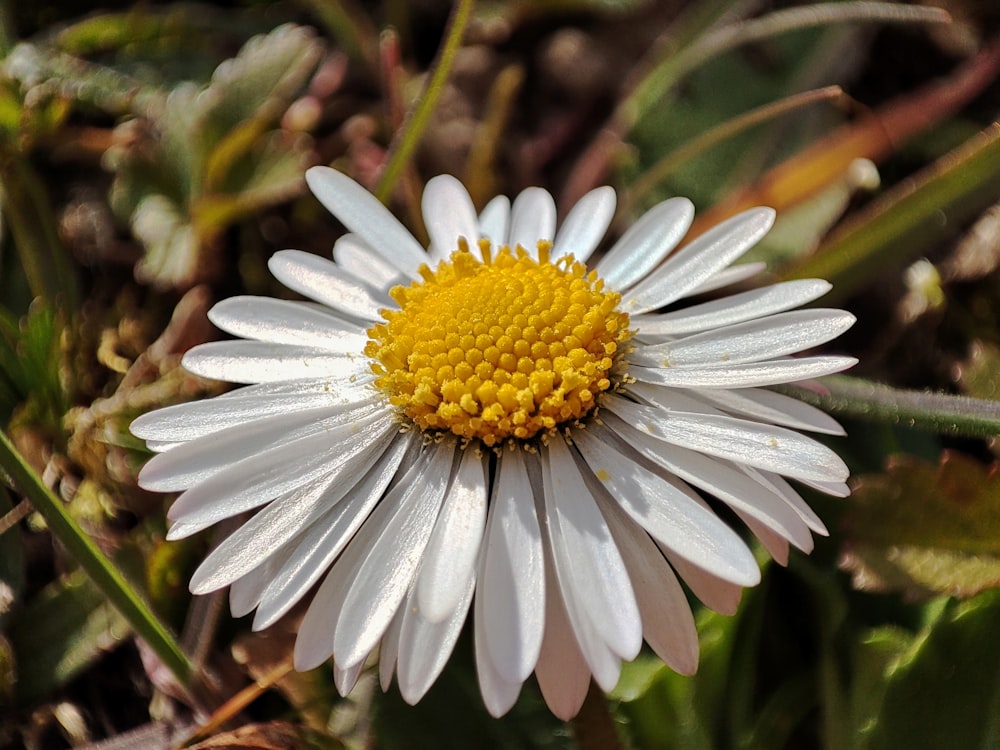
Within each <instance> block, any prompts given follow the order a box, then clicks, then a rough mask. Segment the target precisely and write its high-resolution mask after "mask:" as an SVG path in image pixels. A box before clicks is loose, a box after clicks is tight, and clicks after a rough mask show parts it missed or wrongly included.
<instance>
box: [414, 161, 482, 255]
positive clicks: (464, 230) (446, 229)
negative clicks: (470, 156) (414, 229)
mask: <svg viewBox="0 0 1000 750" xmlns="http://www.w3.org/2000/svg"><path fill="white" fill-rule="evenodd" d="M421 206H422V208H423V214H424V223H426V224H427V234H429V235H430V238H431V247H430V256H431V260H433V261H441V260H445V259H446V258H449V257H450V256H451V254H452V253H453V252H455V251H456V250H458V238H459V237H464V238H465V240H466V242H468V243H469V247H470V248H475V247H476V246H477V245H478V244H479V219H478V217H477V216H476V207H475V206H473V205H472V198H470V197H469V191H468V190H466V189H465V186H464V185H463V184H462V183H461V182H460V181H459V180H457V179H455V178H454V177H452V176H451V175H449V174H442V175H438V176H437V177H434V178H432V179H431V180H430V181H429V182H428V183H427V187H426V188H424V195H423V199H422V201H421Z"/></svg>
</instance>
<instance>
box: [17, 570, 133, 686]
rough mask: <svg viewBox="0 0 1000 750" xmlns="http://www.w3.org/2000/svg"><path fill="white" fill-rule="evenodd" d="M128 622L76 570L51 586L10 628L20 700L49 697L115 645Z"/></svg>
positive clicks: (19, 615) (127, 629) (83, 575)
mask: <svg viewBox="0 0 1000 750" xmlns="http://www.w3.org/2000/svg"><path fill="white" fill-rule="evenodd" d="M128 632H129V627H128V622H127V621H126V620H125V618H124V617H123V616H122V615H121V614H120V613H119V612H118V610H117V609H115V608H114V606H112V604H111V603H110V602H109V601H108V599H107V597H105V596H104V594H102V593H101V591H100V590H99V589H98V588H97V587H96V586H94V584H93V583H91V582H90V580H89V579H88V578H87V576H86V575H85V574H84V573H83V572H82V571H81V572H77V573H74V574H72V575H70V576H69V577H68V578H67V579H66V580H65V581H63V582H56V583H53V584H50V585H49V586H48V587H47V588H46V589H45V590H44V591H43V592H42V593H41V594H40V595H39V596H38V597H36V598H35V599H34V600H33V601H32V602H31V603H30V604H29V605H28V606H27V607H25V608H24V609H23V610H21V612H19V613H18V618H17V619H16V621H15V622H14V624H13V626H12V627H11V629H10V640H11V643H12V645H13V648H14V653H15V655H16V663H17V673H18V678H17V685H16V695H17V699H18V701H19V702H20V703H31V702H33V701H36V700H39V699H41V698H44V697H45V696H48V695H51V694H52V692H53V691H54V690H56V689H57V688H59V687H61V686H63V685H65V684H66V683H67V682H68V681H69V680H71V679H73V677H75V676H76V675H77V674H79V673H80V672H82V671H83V670H84V669H86V668H87V667H88V666H89V665H91V664H92V663H93V662H94V661H96V660H97V659H98V658H100V657H101V656H102V655H103V654H105V653H107V652H108V651H109V650H111V649H112V648H114V647H115V646H116V645H117V644H118V643H119V642H120V641H121V640H122V639H123V638H124V637H125V636H126V635H127V634H128Z"/></svg>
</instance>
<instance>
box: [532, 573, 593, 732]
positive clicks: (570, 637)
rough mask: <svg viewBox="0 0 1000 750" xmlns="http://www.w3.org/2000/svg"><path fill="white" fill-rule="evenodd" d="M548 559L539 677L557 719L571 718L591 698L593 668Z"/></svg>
mask: <svg viewBox="0 0 1000 750" xmlns="http://www.w3.org/2000/svg"><path fill="white" fill-rule="evenodd" d="M545 562H546V565H545V591H546V595H545V637H544V638H543V639H542V650H541V653H540V654H539V655H538V667H537V668H536V669H535V676H536V677H537V678H538V687H539V688H541V691H542V697H544V698H545V702H546V703H547V704H548V706H549V710H551V711H552V713H553V714H555V715H556V717H557V718H560V719H562V720H563V721H569V720H570V719H572V718H573V717H574V716H576V714H577V712H578V711H579V710H580V706H582V705H583V701H584V699H585V698H586V697H587V690H588V689H589V688H590V669H589V668H588V667H587V662H586V661H585V660H584V658H583V654H582V653H581V651H580V646H579V645H578V643H577V640H576V636H575V635H574V634H573V627H572V626H571V625H570V622H569V616H568V615H567V614H566V607H565V606H564V605H563V600H562V596H561V595H560V593H559V584H558V583H557V581H556V576H555V572H554V571H553V570H552V568H553V565H552V558H551V557H546V560H545Z"/></svg>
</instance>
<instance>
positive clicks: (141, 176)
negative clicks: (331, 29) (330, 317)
mask: <svg viewBox="0 0 1000 750" xmlns="http://www.w3.org/2000/svg"><path fill="white" fill-rule="evenodd" d="M322 52H323V47H322V44H321V43H320V42H319V40H318V39H316V37H315V35H314V34H313V32H312V31H310V30H308V29H306V28H304V27H300V26H294V25H291V24H286V25H284V26H279V27H278V28H276V29H274V30H273V31H272V32H270V33H269V34H267V35H263V36H258V37H254V38H252V39H250V40H249V41H248V42H247V43H246V44H245V45H244V47H243V48H242V49H241V50H240V52H239V53H238V55H237V56H236V57H234V58H232V59H229V60H226V61H225V62H223V63H222V64H221V65H220V66H219V67H218V68H217V69H216V71H215V74H214V75H213V76H212V81H211V83H210V84H208V85H207V86H206V87H199V86H197V85H196V84H194V83H185V84H182V85H179V86H177V87H175V88H174V89H173V90H172V91H171V92H170V94H169V95H168V96H166V97H163V98H161V100H160V101H159V103H158V104H157V105H156V106H151V107H150V108H149V110H148V114H149V119H148V120H143V121H139V122H137V123H127V124H125V125H123V126H121V128H122V130H123V138H122V139H121V140H122V141H126V145H123V146H119V147H117V148H116V149H114V150H113V151H112V152H111V153H109V154H108V157H107V160H106V161H107V163H108V165H109V167H110V168H111V169H112V170H113V171H114V172H115V175H116V177H115V181H114V183H113V185H112V188H111V203H112V206H113V207H114V209H115V211H116V212H117V213H118V214H119V215H121V216H123V217H129V220H130V222H131V225H132V228H133V232H134V233H135V235H136V237H137V238H138V239H139V240H140V242H142V244H143V245H144V247H145V249H146V254H145V257H144V258H143V259H142V261H141V262H140V263H139V265H138V267H137V269H136V270H137V274H138V276H139V278H141V279H142V280H145V281H147V282H149V283H152V284H154V285H156V286H160V287H171V286H177V287H187V286H191V285H192V284H194V283H196V282H197V281H199V280H201V279H203V278H208V277H210V276H211V275H212V272H213V270H214V264H213V263H212V262H211V259H210V257H209V254H210V251H211V249H212V247H213V243H214V242H215V240H216V238H217V237H218V235H219V234H220V233H221V232H222V231H223V230H224V229H225V228H226V227H227V226H230V225H231V224H233V223H234V222H236V221H239V220H240V219H242V218H244V217H246V216H248V215H251V214H252V213H254V212H256V211H259V210H260V209H262V208H265V207H267V206H270V205H274V204H276V203H280V202H282V201H285V200H288V199H289V198H292V197H294V196H295V195H297V194H299V193H300V192H301V191H302V189H303V187H304V182H303V180H302V173H303V172H304V169H305V167H306V166H308V165H307V163H306V162H307V160H308V154H309V153H310V150H309V149H310V146H311V143H310V141H309V139H308V137H306V136H303V135H295V134H292V133H288V132H284V131H282V130H280V129H277V128H276V125H277V123H278V121H279V120H280V118H281V115H282V114H283V113H284V112H285V110H286V109H287V107H288V105H289V104H290V103H291V101H292V99H293V97H294V96H295V95H296V94H297V93H298V91H299V90H300V89H301V88H302V87H303V86H304V84H305V82H306V80H307V78H308V77H309V75H310V74H311V73H312V71H313V69H314V68H315V67H316V64H317V63H318V62H319V59H320V56H321V55H322ZM126 135H127V136H132V137H131V138H130V139H129V138H126V137H125V136H126Z"/></svg>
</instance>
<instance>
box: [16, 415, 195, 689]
mask: <svg viewBox="0 0 1000 750" xmlns="http://www.w3.org/2000/svg"><path fill="white" fill-rule="evenodd" d="M0 469H2V470H3V471H4V472H6V473H7V475H8V476H9V477H10V479H11V481H12V482H13V484H14V487H15V488H16V489H17V491H18V492H20V493H21V494H23V495H24V496H25V497H27V498H28V500H30V501H31V504H32V505H33V506H34V507H35V510H37V511H38V512H39V513H41V514H42V517H43V518H44V519H45V522H46V524H48V527H49V530H50V531H51V532H52V533H53V534H54V535H55V536H56V537H57V538H58V539H59V541H60V542H62V544H63V545H64V546H65V547H66V549H67V550H68V551H69V553H70V555H71V556H72V557H73V558H74V559H75V560H76V561H77V562H78V563H79V564H80V567H81V568H83V570H84V572H85V573H86V574H87V575H88V576H89V577H90V579H91V580H92V581H93V582H94V584H95V585H96V586H97V587H98V588H99V589H100V590H101V591H102V592H103V593H104V595H105V596H107V597H108V599H109V600H110V602H111V603H112V605H114V607H115V608H116V609H117V610H118V611H119V612H121V614H122V616H123V617H124V618H125V619H126V620H127V621H128V623H129V625H131V626H132V628H133V629H134V630H135V632H136V634H137V635H138V636H139V637H140V638H142V639H143V640H144V641H145V642H146V643H147V644H148V645H149V647H150V648H151V649H153V651H154V652H155V653H156V655H157V656H159V657H160V660H161V661H162V662H163V663H164V665H166V667H167V668H168V669H169V670H170V671H171V672H172V673H173V675H174V676H175V677H176V678H177V680H178V681H179V682H180V684H181V685H183V686H185V687H187V688H189V689H190V688H191V687H192V685H191V683H192V676H193V672H192V669H191V665H190V663H189V662H188V660H187V657H186V656H185V655H184V652H183V651H181V648H180V646H178V645H177V642H176V641H175V640H174V638H173V636H172V635H170V633H169V631H167V629H166V628H165V627H164V626H163V624H162V623H161V622H160V621H159V620H158V619H157V617H156V615H154V614H153V612H152V611H151V610H150V609H149V606H148V605H147V604H146V603H145V602H144V601H143V600H142V599H141V598H140V597H139V595H138V593H137V592H136V591H135V589H134V588H132V586H130V585H129V583H128V581H126V580H125V578H124V577H123V576H122V574H121V573H119V572H118V570H117V569H116V568H115V567H114V565H113V564H112V562H111V561H110V560H109V559H108V558H107V556H105V554H104V553H103V552H101V550H100V549H99V548H98V547H97V545H96V544H94V541H93V540H92V539H91V538H90V537H89V536H87V535H86V533H84V531H83V529H81V528H80V526H79V525H78V524H77V522H76V521H75V520H74V519H73V517H72V516H70V515H69V514H68V513H67V512H66V509H65V507H63V504H62V502H60V500H59V499H58V498H57V497H56V496H55V495H54V494H52V492H51V491H50V490H49V489H48V488H47V487H46V486H45V485H44V484H42V482H41V480H39V478H38V476H37V475H36V474H35V472H34V471H33V470H32V469H31V467H30V466H29V465H28V464H27V463H26V462H25V460H24V458H23V457H22V456H21V455H20V454H19V453H18V452H17V449H16V448H15V447H14V445H13V443H11V441H10V439H9V438H8V437H7V435H6V434H4V433H3V432H0Z"/></svg>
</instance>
